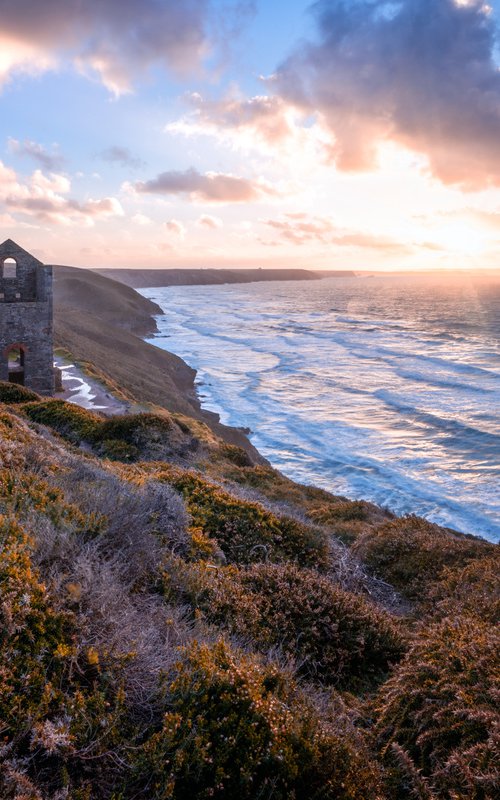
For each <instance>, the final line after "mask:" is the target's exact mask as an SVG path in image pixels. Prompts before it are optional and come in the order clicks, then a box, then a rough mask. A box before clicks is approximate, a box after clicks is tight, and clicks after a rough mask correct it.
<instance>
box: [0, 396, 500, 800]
mask: <svg viewBox="0 0 500 800" xmlns="http://www.w3.org/2000/svg"><path fill="white" fill-rule="evenodd" d="M2 392H3V394H2ZM0 396H1V398H2V403H3V405H1V406H0V593H1V604H0V614H1V616H2V628H1V634H0V729H1V731H2V745H1V748H0V795H1V796H2V797H5V798H6V800H90V799H91V798H92V800H94V799H95V800H133V799H134V800H135V799H136V798H144V800H146V798H147V799H148V800H167V799H168V800H170V798H172V800H181V799H182V800H184V799H186V800H187V798H211V797H214V798H221V799H222V798H234V797H241V798H242V799H244V798H248V800H250V798H254V797H261V798H269V800H272V799H273V798H277V799H278V800H279V799H280V798H283V800H284V798H292V800H293V798H296V800H299V799H303V800H306V798H307V800H309V798H325V799H327V798H328V799H329V798H331V800H399V798H403V797H416V798H426V800H440V798H443V799H444V800H468V799H469V798H472V799H473V800H493V798H494V797H496V796H497V792H498V781H499V776H498V767H497V764H498V752H497V748H498V724H499V716H498V711H497V708H498V697H499V690H500V687H499V685H498V675H499V671H500V670H499V663H498V650H499V647H498V645H499V644H500V643H499V642H498V631H497V628H496V624H497V623H498V598H499V587H498V566H499V558H498V549H497V548H496V547H495V546H494V545H491V544H489V543H487V542H484V541H482V540H479V539H476V538H474V537H468V536H463V535H459V534H456V533H454V532H452V531H449V530H446V529H443V528H439V527H438V526H436V525H431V524H429V523H427V522H425V521H424V520H420V519H418V518H416V517H408V518H400V519H399V518H394V517H393V516H392V515H390V514H389V513H388V512H386V511H384V510H383V509H379V508H377V507H376V506H373V505H370V504H368V503H362V502H356V503H355V502H351V501H349V500H347V499H346V498H340V497H335V496H333V495H330V494H328V493H327V492H324V491H323V490H319V489H314V488H312V487H305V486H300V485H299V484H295V483H293V482H292V481H289V480H288V479H286V478H284V477H283V476H282V475H280V473H278V472H276V471H275V470H273V469H272V468H271V467H269V466H267V465H264V464H261V463H253V461H252V458H253V457H252V455H251V454H250V453H247V452H245V451H241V450H240V449H239V448H238V447H235V446H234V445H228V444H227V443H222V442H220V441H219V440H218V439H217V438H216V436H214V435H213V433H212V432H211V431H209V430H208V429H207V428H206V427H205V426H204V425H203V423H200V422H199V421H194V420H190V419H189V418H185V417H182V418H181V417H178V416H176V415H175V414H167V413H164V412H162V413H160V412H159V411H157V410H151V411H148V412H144V413H143V414H136V415H134V414H130V415H127V416H126V417H114V418H106V417H103V416H101V415H99V414H94V413H91V412H86V411H83V410H82V409H78V408H76V407H75V406H70V405H69V404H66V403H64V402H62V401H52V400H49V401H47V400H40V399H38V398H36V397H32V396H26V395H25V394H23V392H20V393H18V392H17V388H16V391H15V392H11V391H10V389H9V387H7V388H6V387H5V386H0Z"/></svg>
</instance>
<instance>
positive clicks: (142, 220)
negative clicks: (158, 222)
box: [132, 212, 153, 227]
mask: <svg viewBox="0 0 500 800" xmlns="http://www.w3.org/2000/svg"><path fill="white" fill-rule="evenodd" d="M132 222H134V223H135V224H136V225H141V226H143V227H144V226H145V225H152V224H153V220H152V219H151V217H148V216H147V214H141V213H140V212H138V213H137V214H134V215H133V217H132Z"/></svg>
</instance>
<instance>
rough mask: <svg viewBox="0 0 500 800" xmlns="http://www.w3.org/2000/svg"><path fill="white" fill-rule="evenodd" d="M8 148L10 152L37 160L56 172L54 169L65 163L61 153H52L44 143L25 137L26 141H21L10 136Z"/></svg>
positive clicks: (45, 167) (47, 168) (44, 166)
mask: <svg viewBox="0 0 500 800" xmlns="http://www.w3.org/2000/svg"><path fill="white" fill-rule="evenodd" d="M7 148H8V150H9V152H10V153H14V154H15V155H18V156H23V157H24V156H25V157H27V158H32V159H33V160H34V161H37V162H38V164H40V166H41V167H43V169H46V170H49V171H50V172H54V170H57V169H61V167H62V166H63V164H64V158H63V157H62V155H61V154H60V153H57V152H55V153H50V152H48V151H47V150H46V149H45V148H44V147H43V145H41V144H38V142H32V141H30V140H29V139H25V140H24V142H19V141H18V140H17V139H12V138H10V139H9V140H8V142H7Z"/></svg>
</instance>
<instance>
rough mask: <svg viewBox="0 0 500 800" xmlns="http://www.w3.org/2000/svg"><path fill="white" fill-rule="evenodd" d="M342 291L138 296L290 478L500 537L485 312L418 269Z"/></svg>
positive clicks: (493, 380) (497, 369) (491, 356)
mask: <svg viewBox="0 0 500 800" xmlns="http://www.w3.org/2000/svg"><path fill="white" fill-rule="evenodd" d="M341 284H342V285H340V283H339V282H337V281H332V282H331V284H330V283H329V281H328V280H326V281H320V282H314V283H313V284H308V285H307V286H306V287H304V286H303V285H302V284H294V283H287V284H286V285H285V284H281V285H279V286H278V285H276V286H274V287H269V286H263V285H261V284H247V285H241V286H237V285H231V286H225V287H220V286H217V287H210V286H207V287H205V286H204V287H169V288H167V289H156V290H154V292H148V290H143V294H145V295H146V296H148V297H150V298H151V299H153V300H155V302H157V303H158V304H159V305H160V306H161V307H162V308H164V310H165V314H164V315H163V316H160V317H159V318H158V327H159V334H158V335H157V337H156V338H155V340H154V343H155V344H156V345H157V346H160V347H165V348H166V349H169V350H172V351H173V352H176V353H177V354H178V355H180V356H181V357H183V358H184V359H185V360H186V361H187V362H188V363H189V364H191V366H193V367H195V368H196V369H197V370H198V371H199V373H198V379H199V380H201V381H203V394H204V398H203V403H204V405H205V407H207V408H209V409H210V410H213V411H217V412H218V413H219V414H220V415H221V419H222V421H223V422H225V423H226V424H230V425H236V426H239V427H240V426H246V427H249V428H250V429H251V430H252V431H254V433H253V434H252V440H253V442H254V443H255V444H256V446H257V447H258V448H259V450H261V452H262V453H263V455H265V456H266V457H268V458H269V459H270V460H271V461H272V463H274V464H275V466H277V467H278V468H279V469H281V470H282V471H283V472H284V473H286V474H287V475H289V476H290V477H292V478H295V479H297V480H300V481H302V482H306V483H312V484H317V485H320V486H323V487H324V488H327V489H329V490H330V491H333V492H335V493H338V494H343V495H345V496H347V497H351V498H360V497H364V498H366V499H368V500H371V501H373V502H376V503H379V504H381V505H384V506H387V507H389V508H391V509H392V510H393V511H395V512H396V513H398V514H402V513H410V512H413V513H417V514H420V515H422V516H425V517H427V518H428V519H431V520H432V521H435V522H439V523H441V524H444V525H447V526H449V527H453V528H456V529H457V530H462V531H464V532H469V533H475V534H478V535H481V536H485V537H487V538H492V539H500V507H499V500H498V493H497V488H496V487H497V485H498V478H499V470H500V464H499V461H500V458H499V454H500V435H498V434H497V432H496V431H497V430H498V426H497V424H496V421H497V420H498V415H499V399H500V357H499V354H498V352H497V351H496V350H495V347H496V344H495V340H494V336H492V331H494V330H495V329H497V328H498V323H497V322H496V321H495V319H494V317H493V316H492V311H491V308H489V307H488V308H487V309H485V308H483V307H482V306H481V303H480V302H479V301H478V298H477V297H476V295H474V297H472V298H471V306H470V308H467V304H466V302H465V300H464V296H465V295H464V292H465V291H466V287H465V288H464V291H463V292H461V293H459V292H457V291H456V287H455V288H451V289H450V291H449V292H448V293H447V291H446V287H441V288H440V292H439V293H436V292H434V291H433V290H432V289H430V288H426V287H425V286H417V284H416V282H415V280H414V278H409V279H404V278H401V279H396V278H394V277H391V278H388V279H384V278H377V279H376V280H374V281H370V282H369V283H367V282H365V281H356V280H344V281H342V282H341ZM484 298H485V299H484V302H485V303H487V302H488V294H487V293H486V294H485V295H484ZM207 309H210V313H209V314H208V313H207ZM465 314H467V316H468V317H469V319H468V320H466V321H465V322H464V319H463V317H464V315H465Z"/></svg>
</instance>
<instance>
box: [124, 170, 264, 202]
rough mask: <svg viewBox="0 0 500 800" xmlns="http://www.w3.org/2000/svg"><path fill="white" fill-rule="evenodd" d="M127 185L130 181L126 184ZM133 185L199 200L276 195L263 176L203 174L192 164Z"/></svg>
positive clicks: (140, 189)
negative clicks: (183, 169) (189, 166)
mask: <svg viewBox="0 0 500 800" xmlns="http://www.w3.org/2000/svg"><path fill="white" fill-rule="evenodd" d="M127 188H130V184H125V189H127ZM132 188H133V189H134V191H135V192H137V193H139V194H156V195H182V196H184V197H186V198H188V199H189V200H191V201H193V202H199V203H249V202H252V201H257V200H260V199H262V198H263V197H266V196H267V197H276V196H277V195H278V194H279V192H278V190H277V189H276V188H275V187H274V186H272V184H270V183H268V182H267V181H265V180H263V179H262V178H259V179H257V180H250V179H248V178H240V177H238V176H236V175H231V174H225V173H221V172H206V173H204V174H202V173H200V172H198V170H196V169H194V167H192V168H191V169H188V170H185V171H184V172H180V171H177V170H171V171H169V172H162V173H160V175H158V176H157V177H156V178H152V179H151V180H149V181H137V182H136V183H134V184H133V186H132Z"/></svg>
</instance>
